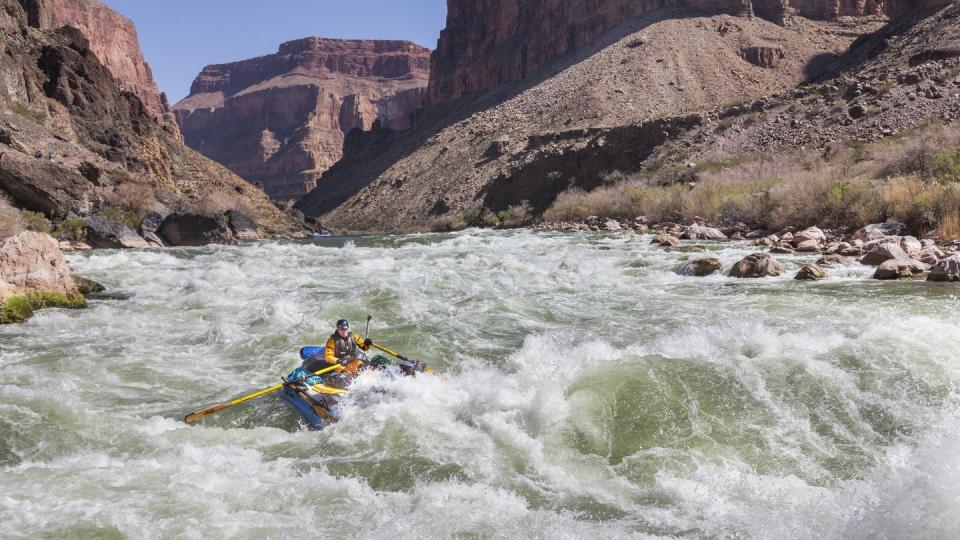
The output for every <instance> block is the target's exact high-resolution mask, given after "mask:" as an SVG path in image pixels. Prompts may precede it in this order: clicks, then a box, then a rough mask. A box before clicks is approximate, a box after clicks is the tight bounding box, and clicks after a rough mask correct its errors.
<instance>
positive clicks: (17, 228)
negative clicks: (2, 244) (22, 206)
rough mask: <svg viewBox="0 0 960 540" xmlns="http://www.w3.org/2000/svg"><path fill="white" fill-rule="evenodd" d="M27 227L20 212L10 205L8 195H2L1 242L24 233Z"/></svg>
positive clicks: (0, 201)
mask: <svg viewBox="0 0 960 540" xmlns="http://www.w3.org/2000/svg"><path fill="white" fill-rule="evenodd" d="M25 227H26V224H25V223H24V221H23V217H22V216H21V215H20V212H19V211H18V210H17V209H16V208H14V207H13V205H12V204H10V200H9V199H7V197H6V195H2V194H0V240H3V239H4V238H8V237H10V236H13V235H15V234H17V233H19V232H21V231H23V229H24V228H25Z"/></svg>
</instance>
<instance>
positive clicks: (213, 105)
mask: <svg viewBox="0 0 960 540" xmlns="http://www.w3.org/2000/svg"><path fill="white" fill-rule="evenodd" d="M429 56H430V50H429V49H426V48H424V47H421V46H419V45H416V44H414V43H410V42H406V41H355V40H336V39H320V38H307V39H301V40H297V41H292V42H289V43H284V44H283V45H281V46H280V50H279V52H277V53H276V54H273V55H268V56H263V57H260V58H254V59H252V60H245V61H242V62H235V63H231V64H223V65H212V66H207V67H205V68H204V69H203V71H202V72H201V73H200V75H198V76H197V78H196V80H195V81H194V83H193V87H192V88H191V91H190V95H189V96H188V97H187V98H186V99H184V100H183V101H181V102H180V103H178V104H176V106H175V107H174V110H175V112H176V116H177V120H178V122H179V124H180V127H181V129H182V131H183V135H184V140H185V141H186V143H187V144H188V145H190V146H191V147H192V148H194V149H196V150H198V151H199V152H201V153H202V154H204V155H205V156H207V157H209V158H211V159H214V160H216V161H218V162H220V163H222V164H224V165H226V166H227V167H228V168H229V169H230V170H232V171H234V172H235V173H237V174H239V175H240V176H242V177H243V178H245V179H247V180H248V181H250V182H251V183H254V184H259V185H262V186H263V189H264V190H265V191H266V192H267V194H269V195H270V196H271V197H273V198H275V199H278V200H290V199H295V198H298V197H300V196H301V195H303V194H304V193H306V192H308V191H310V190H311V189H313V188H314V187H315V186H316V180H317V178H319V177H320V175H321V174H322V173H323V172H324V171H325V170H327V169H328V168H329V167H330V166H331V165H333V164H334V163H336V162H337V161H338V160H339V159H340V157H341V156H342V149H343V143H344V135H345V134H346V133H348V132H350V130H352V129H361V130H370V129H372V128H373V127H374V125H375V124H376V125H377V126H379V127H380V128H382V129H390V130H403V129H406V128H408V127H409V126H410V122H411V115H412V114H413V113H414V111H416V110H417V109H419V108H420V107H421V105H422V103H423V97H424V94H425V92H426V84H427V78H428V73H429V69H430V65H429Z"/></svg>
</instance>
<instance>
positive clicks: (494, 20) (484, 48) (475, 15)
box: [427, 0, 949, 104]
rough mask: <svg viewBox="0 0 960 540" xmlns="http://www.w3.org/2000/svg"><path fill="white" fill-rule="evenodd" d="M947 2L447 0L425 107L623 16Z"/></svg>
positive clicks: (885, 8) (591, 36) (818, 11)
mask: <svg viewBox="0 0 960 540" xmlns="http://www.w3.org/2000/svg"><path fill="white" fill-rule="evenodd" d="M946 3H949V0H719V1H714V0H530V1H527V2H520V1H518V0H448V2H447V27H446V29H444V30H443V32H442V33H441V34H440V39H439V41H438V44H437V50H436V51H435V52H434V54H433V68H432V71H431V74H430V87H429V90H428V93H427V96H428V97H427V101H428V103H429V104H441V103H447V102H450V101H454V100H456V99H457V98H459V97H461V96H463V95H466V94H476V93H483V92H486V91H489V90H492V89H494V88H497V87H498V86H500V85H502V84H504V83H509V82H512V81H519V80H523V79H525V78H526V77H527V76H529V75H530V74H533V73H535V72H537V71H538V70H540V69H541V68H543V67H544V66H546V65H547V64H548V63H549V62H550V61H552V60H554V59H556V58H559V57H562V56H564V55H566V54H569V53H571V52H574V51H576V50H577V49H579V48H581V47H583V46H584V45H587V44H589V43H591V42H593V41H595V40H596V39H597V38H599V37H600V36H601V35H603V34H605V33H606V32H608V31H610V30H612V29H614V28H616V27H617V26H618V25H620V24H622V23H624V22H626V21H628V20H629V19H632V18H635V17H640V16H643V15H646V14H649V13H652V12H654V11H656V10H660V9H673V10H675V11H676V14H677V15H686V14H690V13H695V14H711V13H726V14H731V15H744V16H753V15H756V16H758V17H762V18H764V19H768V20H771V21H773V22H776V23H778V24H784V23H785V22H786V21H787V20H788V19H789V17H790V16H791V15H797V16H801V17H806V18H811V19H835V18H838V17H843V16H866V15H882V14H884V13H889V14H891V15H901V14H904V13H907V12H909V11H910V10H911V9H914V8H915V7H931V6H938V5H944V4H946Z"/></svg>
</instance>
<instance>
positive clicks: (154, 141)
mask: <svg viewBox="0 0 960 540" xmlns="http://www.w3.org/2000/svg"><path fill="white" fill-rule="evenodd" d="M57 1H58V0H19V1H18V0H0V41H2V44H3V46H4V54H3V55H0V81H2V84H0V194H5V195H9V196H10V198H11V199H12V200H13V202H14V203H15V205H16V206H18V207H20V208H24V209H29V210H35V211H39V212H43V213H45V214H46V215H47V216H48V217H50V218H62V217H65V216H66V215H68V214H71V213H72V214H76V215H79V216H81V217H87V216H93V215H96V214H98V213H99V212H100V211H101V210H103V209H104V207H106V206H114V207H119V208H137V209H139V210H144V211H146V210H151V209H155V210H157V211H168V210H181V209H182V210H190V211H223V210H228V209H237V208H242V209H243V211H244V212H245V213H246V214H248V215H249V216H250V217H251V218H253V219H254V220H256V221H257V223H258V224H259V225H260V226H262V227H263V228H264V230H266V231H268V232H278V233H279V232H286V231H288V230H289V228H290V227H296V224H295V223H294V221H293V220H292V219H290V218H289V217H288V216H286V215H285V214H283V213H282V212H280V211H279V210H278V209H277V208H276V207H275V206H274V205H273V204H272V203H271V202H270V200H269V199H268V198H267V197H265V196H264V195H263V194H262V193H259V192H258V191H257V190H255V189H251V188H250V187H249V186H248V185H247V183H246V182H244V181H243V180H242V179H241V178H239V177H237V176H235V175H233V174H232V173H230V172H229V171H227V170H226V169H224V168H223V167H220V166H218V165H216V164H214V163H213V162H211V161H210V160H208V159H206V158H204V157H203V156H201V155H199V154H198V153H196V152H194V151H192V150H190V149H189V148H187V147H185V146H184V145H183V143H182V142H181V141H180V140H179V138H178V137H177V136H176V135H175V134H173V133H170V132H169V131H167V130H165V129H164V128H163V127H162V126H161V125H160V124H159V123H158V122H157V121H156V117H155V115H154V114H153V112H152V111H150V110H149V109H148V108H147V106H146V105H145V104H144V103H143V101H142V100H141V99H140V98H139V97H138V96H137V95H136V94H135V93H133V92H127V91H123V90H121V86H123V84H124V83H123V82H122V81H118V80H117V79H116V78H115V77H114V75H113V73H112V72H111V71H110V70H109V69H108V68H107V67H106V66H105V65H104V64H103V63H102V62H101V60H100V55H98V54H96V53H95V52H94V50H93V45H92V44H91V42H90V41H89V40H88V39H87V37H86V36H85V34H84V33H83V32H81V30H79V29H77V28H76V27H73V26H59V25H56V24H52V23H50V21H51V20H53V19H52V17H53V16H54V14H55V13H56V9H55V8H56V6H57V5H58V4H57V3H56V2H57ZM38 153H40V154H42V156H43V159H37V158H35V156H36V155H37V154H38ZM214 207H216V208H214Z"/></svg>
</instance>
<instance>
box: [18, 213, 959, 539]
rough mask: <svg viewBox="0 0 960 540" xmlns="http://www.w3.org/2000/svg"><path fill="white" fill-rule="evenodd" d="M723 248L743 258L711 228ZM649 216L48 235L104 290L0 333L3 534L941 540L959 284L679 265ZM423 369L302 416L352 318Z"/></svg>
mask: <svg viewBox="0 0 960 540" xmlns="http://www.w3.org/2000/svg"><path fill="white" fill-rule="evenodd" d="M708 249H709V250H710V253H709V254H708V255H710V256H716V257H718V258H720V259H721V260H723V261H724V263H725V265H726V266H727V267H729V266H730V265H732V264H733V263H734V262H736V261H737V260H739V259H740V258H742V257H743V256H744V255H747V254H749V253H751V252H752V251H753V250H754V249H753V248H752V246H750V245H749V244H748V243H726V244H713V245H708ZM697 256H700V254H692V253H682V252H676V251H674V252H668V251H665V250H664V249H662V248H658V247H654V246H651V245H650V244H649V238H648V237H644V236H635V235H633V236H622V235H610V234H599V233H598V234H581V235H564V234H555V233H535V232H531V231H525V230H521V231H509V232H494V231H480V230H469V231H465V232H461V233H455V234H435V235H414V236H399V237H374V238H356V239H349V240H344V239H328V240H318V241H315V242H290V241H281V242H275V241H265V242H259V243H253V244H245V245H242V246H212V247H206V248H196V249H167V250H163V251H159V250H157V251H124V252H120V251H95V252H90V253H77V254H70V255H69V256H68V260H69V262H70V265H71V267H72V268H73V270H74V271H75V272H76V273H77V274H79V275H82V276H85V277H89V278H92V279H95V280H97V281H100V282H102V283H103V284H105V285H106V286H107V287H108V289H109V290H110V291H111V292H113V293H117V294H120V295H122V296H126V297H127V298H126V299H122V300H116V299H114V300H94V301H92V302H91V305H90V308H89V309H87V310H83V311H61V310H48V311H43V312H40V313H38V315H37V316H35V317H34V318H33V319H31V320H30V321H29V322H28V323H27V324H25V325H19V326H6V327H0V537H3V538H37V537H49V538H77V537H96V538H218V537H229V538H265V537H269V538H276V537H290V538H311V537H351V538H385V537H387V538H412V537H419V538H450V537H459V538H590V537H603V538H634V537H636V538H650V537H653V538H656V537H676V536H681V537H689V538H716V537H734V538H878V537H880V538H884V537H885V538H956V537H958V536H960V460H958V458H957V456H958V455H960V399H958V392H957V384H958V383H960V359H958V353H960V326H958V324H957V319H956V312H957V305H958V303H957V302H958V299H960V288H958V287H957V286H956V285H955V284H953V285H951V284H929V283H925V282H921V281H908V282H896V283H889V282H876V281H873V280H871V279H869V277H870V275H871V271H872V269H869V268H866V267H862V266H859V265H858V264H856V263H852V264H849V265H847V266H843V267H841V268H838V269H833V270H831V277H830V279H828V280H826V281H823V282H817V283H809V282H796V281H793V280H792V277H793V274H794V273H795V272H796V270H797V269H798V268H799V267H800V266H801V265H802V263H805V262H812V261H813V260H814V259H815V258H816V257H810V256H784V257H782V258H781V261H782V262H784V264H785V266H786V267H787V270H788V272H787V274H785V275H784V276H782V277H779V278H768V279H761V280H735V279H732V278H727V277H724V276H720V275H715V276H712V277H708V278H688V277H681V276H679V275H677V274H676V273H675V270H676V268H677V267H678V266H679V265H680V264H681V263H682V262H684V261H686V260H688V259H690V258H693V257H697ZM368 313H369V314H372V315H373V317H374V319H373V322H372V324H371V327H370V334H371V337H372V338H373V339H374V340H375V341H377V342H380V343H382V344H384V345H386V346H388V347H390V348H392V349H394V350H398V351H400V352H401V353H405V354H408V355H410V356H415V357H417V358H420V359H422V360H424V361H426V362H428V363H429V365H430V366H431V367H433V368H434V369H436V370H437V371H439V372H441V373H443V376H442V377H422V378H418V379H400V380H390V379H387V378H384V377H379V376H377V375H375V374H368V375H365V376H364V377H362V378H361V379H360V380H359V381H358V382H357V383H356V385H355V391H354V392H353V393H352V394H351V397H350V399H349V400H348V401H347V402H346V404H345V406H344V419H343V420H342V421H341V422H340V423H339V424H337V425H335V426H333V427H331V428H329V429H327V430H325V431H322V432H318V431H311V430H307V429H305V427H304V425H303V423H302V422H301V421H300V420H299V418H298V417H297V416H296V415H295V414H294V413H293V412H292V410H291V409H289V408H287V406H285V405H284V404H283V403H282V402H281V401H280V400H279V399H276V398H275V397H273V396H268V397H264V398H261V399H259V400H257V401H255V402H252V403H250V404H248V405H243V406H238V407H235V408H233V409H230V410H228V411H225V412H222V413H220V414H218V415H215V416H211V417H209V418H207V419H205V420H203V421H202V422H201V423H200V424H198V425H196V426H188V425H186V424H184V423H183V421H182V418H183V416H184V415H185V414H187V413H189V412H191V411H193V410H195V409H197V408H200V407H203V406H206V405H210V404H212V403H216V402H219V401H224V400H228V399H231V398H234V397H238V396H241V395H243V394H245V393H247V392H250V391H253V390H257V389H259V388H262V387H266V386H270V385H273V384H275V383H276V382H278V381H279V377H280V376H281V375H285V374H287V373H289V372H290V371H291V370H292V369H293V368H294V367H295V366H296V365H297V364H298V362H299V359H298V356H297V351H298V349H299V347H300V346H301V345H304V344H320V343H322V342H323V341H324V340H325V338H326V336H328V335H329V334H330V332H331V331H332V327H333V325H334V322H335V321H336V320H337V319H339V318H341V317H346V318H348V319H350V320H351V322H353V323H354V329H355V330H357V331H358V332H360V333H362V332H363V320H364V318H365V316H366V315H367V314H368Z"/></svg>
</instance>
